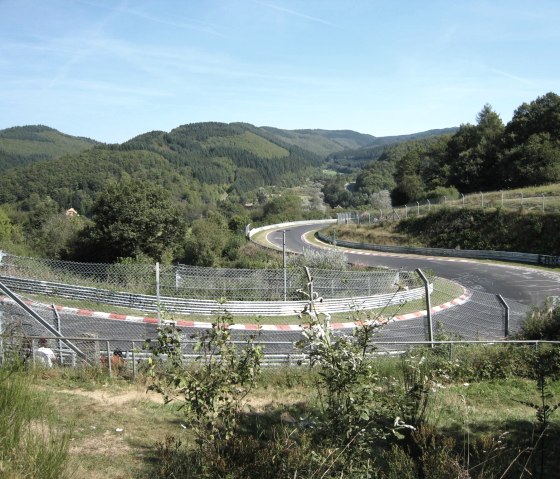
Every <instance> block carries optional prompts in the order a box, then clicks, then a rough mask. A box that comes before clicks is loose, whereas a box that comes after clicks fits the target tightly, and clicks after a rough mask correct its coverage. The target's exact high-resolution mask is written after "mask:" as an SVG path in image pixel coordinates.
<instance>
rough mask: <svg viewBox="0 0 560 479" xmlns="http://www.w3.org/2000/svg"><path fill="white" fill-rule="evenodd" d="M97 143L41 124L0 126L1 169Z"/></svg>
mask: <svg viewBox="0 0 560 479" xmlns="http://www.w3.org/2000/svg"><path fill="white" fill-rule="evenodd" d="M99 144H100V143H99V142H98V141H95V140H91V139H89V138H82V137H77V136H71V135H67V134H65V133H61V132H60V131H58V130H55V129H54V128H50V127H48V126H44V125H28V126H15V127H12V128H6V129H5V130H0V172H1V171H5V170H7V169H9V168H12V167H14V166H25V165H27V164H29V163H33V162H35V161H40V160H52V159H54V158H58V157H60V156H63V155H66V154H69V153H80V152H82V151H85V150H87V149H89V148H92V147H93V146H95V145H99Z"/></svg>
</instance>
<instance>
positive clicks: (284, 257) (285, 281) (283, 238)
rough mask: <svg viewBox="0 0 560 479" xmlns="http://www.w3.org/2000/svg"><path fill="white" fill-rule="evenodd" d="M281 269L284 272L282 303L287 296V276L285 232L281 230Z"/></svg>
mask: <svg viewBox="0 0 560 479" xmlns="http://www.w3.org/2000/svg"><path fill="white" fill-rule="evenodd" d="M282 269H283V270H284V301H286V297H287V296H286V295H287V292H286V290H287V283H288V281H287V276H286V274H287V273H286V230H282Z"/></svg>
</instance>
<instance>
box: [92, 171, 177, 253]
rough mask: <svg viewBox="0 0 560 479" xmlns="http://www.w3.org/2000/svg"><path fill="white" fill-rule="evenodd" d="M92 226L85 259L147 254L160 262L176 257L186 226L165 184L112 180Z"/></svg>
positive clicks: (97, 206)
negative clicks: (113, 181) (162, 185)
mask: <svg viewBox="0 0 560 479" xmlns="http://www.w3.org/2000/svg"><path fill="white" fill-rule="evenodd" d="M93 222H94V225H93V226H92V227H89V228H87V229H86V230H84V234H83V237H84V243H85V245H86V247H85V248H84V251H83V252H84V259H88V260H90V261H91V260H100V261H109V262H112V261H115V260H117V259H118V258H126V257H131V258H134V257H136V256H138V255H141V254H144V255H147V256H148V257H150V258H153V259H154V260H157V261H163V260H165V259H167V260H170V259H172V258H173V257H175V254H176V251H177V249H178V247H179V246H180V245H181V243H182V241H183V240H184V236H185V233H186V225H185V222H184V220H183V216H182V214H181V211H180V209H179V208H178V207H177V205H176V204H174V203H173V201H172V199H171V195H170V194H169V193H168V192H167V191H166V190H164V189H163V188H162V187H160V186H157V185H155V184H153V183H150V182H147V181H138V180H125V181H121V182H119V183H113V184H111V185H109V186H108V188H107V189H106V190H105V191H104V192H103V193H102V194H101V195H100V196H99V197H98V199H97V201H96V203H95V205H94V207H93Z"/></svg>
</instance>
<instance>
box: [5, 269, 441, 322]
mask: <svg viewBox="0 0 560 479" xmlns="http://www.w3.org/2000/svg"><path fill="white" fill-rule="evenodd" d="M0 281H1V282H2V283H4V284H5V285H6V286H7V287H8V288H11V289H14V290H17V291H20V292H24V293H29V294H43V295H50V296H56V297H63V298H69V299H75V300H82V301H96V302H101V303H105V304H111V305H114V306H122V307H134V308H135V309H141V310H145V311H154V312H156V311H158V307H159V308H163V309H164V310H165V311H167V312H169V313H178V314H200V315H214V314H216V313H221V312H223V311H224V310H227V311H228V313H230V314H232V315H234V316H235V315H238V316H239V315H242V316H293V315H294V314H298V313H300V312H301V311H302V310H303V309H304V308H305V306H306V305H307V304H308V301H306V300H302V301H226V302H219V301H213V300H205V299H182V298H173V297H166V296H161V297H160V298H159V302H158V298H157V296H151V295H143V294H133V293H126V292H118V291H109V290H104V289H99V288H92V287H85V286H74V285H69V284H62V283H53V282H49V281H37V280H32V279H21V278H14V277H8V276H0ZM430 288H431V289H430V291H432V290H433V284H431V285H430ZM423 297H424V288H423V287H417V288H411V289H403V290H402V291H396V292H390V293H385V294H376V295H373V296H361V297H354V298H330V299H329V298H325V299H323V300H322V301H321V302H320V303H317V304H316V308H317V310H318V311H319V312H322V313H330V314H332V313H342V312H348V311H356V310H366V309H375V308H380V307H384V306H386V305H391V304H402V303H404V302H407V301H412V300H416V299H421V298H423Z"/></svg>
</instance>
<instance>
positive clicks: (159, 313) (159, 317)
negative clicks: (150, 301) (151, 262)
mask: <svg viewBox="0 0 560 479" xmlns="http://www.w3.org/2000/svg"><path fill="white" fill-rule="evenodd" d="M156 301H157V320H158V326H161V310H160V298H159V261H158V262H156Z"/></svg>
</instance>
